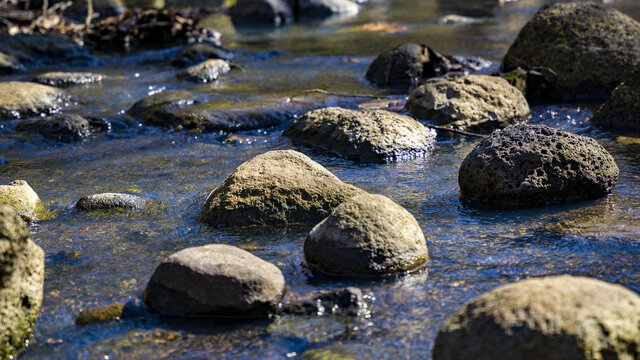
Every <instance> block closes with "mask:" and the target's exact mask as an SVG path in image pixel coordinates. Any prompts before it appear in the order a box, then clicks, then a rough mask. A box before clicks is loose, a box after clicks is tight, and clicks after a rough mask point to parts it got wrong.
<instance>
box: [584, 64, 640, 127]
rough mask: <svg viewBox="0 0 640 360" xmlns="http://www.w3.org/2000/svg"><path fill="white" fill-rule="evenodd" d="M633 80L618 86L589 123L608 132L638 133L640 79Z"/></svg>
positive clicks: (639, 121) (639, 125)
mask: <svg viewBox="0 0 640 360" xmlns="http://www.w3.org/2000/svg"><path fill="white" fill-rule="evenodd" d="M636 76H638V75H636ZM634 80H635V81H634ZM634 80H631V81H625V82H624V83H623V84H621V85H620V86H618V87H617V88H616V89H615V90H614V91H613V93H612V94H611V97H610V98H609V100H608V101H607V102H606V103H604V104H603V105H602V106H601V107H600V109H598V111H597V112H596V113H595V114H594V115H593V117H592V118H591V122H592V123H594V124H596V125H599V126H601V127H603V128H605V129H608V130H622V131H624V130H631V131H640V77H639V78H638V79H634Z"/></svg>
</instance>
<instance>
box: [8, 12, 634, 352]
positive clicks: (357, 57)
mask: <svg viewBox="0 0 640 360" xmlns="http://www.w3.org/2000/svg"><path fill="white" fill-rule="evenodd" d="M495 3H497V1H488V0H487V1H462V0H457V1H456V0H404V1H392V0H386V1H385V0H371V1H370V2H369V3H366V4H365V5H363V6H362V9H361V12H360V13H359V14H358V15H357V16H354V17H350V18H331V19H327V20H324V21H315V22H305V23H298V24H294V25H291V26H288V27H284V28H279V29H274V30H265V29H260V30H243V29H234V28H233V26H232V25H231V23H230V21H229V20H228V18H224V17H219V16H217V17H214V18H211V19H209V20H208V22H209V23H210V25H212V26H214V27H216V28H217V29H218V30H220V31H221V32H223V35H224V40H223V41H224V44H225V46H228V47H229V48H231V49H233V50H234V51H235V53H236V57H235V61H236V62H237V63H238V64H240V65H242V66H243V67H244V69H245V71H244V72H239V71H236V72H232V73H230V74H228V75H227V76H226V77H223V78H221V79H220V80H219V81H217V82H215V83H212V84H205V85H198V86H195V87H194V85H193V84H191V83H187V82H183V81H180V80H177V79H176V78H175V73H176V71H177V70H176V69H175V68H173V67H171V66H169V65H168V62H165V63H166V64H167V65H163V63H162V62H160V63H158V62H153V60H158V59H162V58H163V57H166V56H169V55H172V54H174V53H175V52H177V51H178V49H177V48H176V49H165V50H162V51H149V52H145V53H138V54H135V55H132V56H126V57H116V58H113V57H106V56H105V57H99V58H98V59H97V64H96V65H95V66H93V67H91V68H86V69H83V70H90V71H94V72H102V73H105V74H108V75H112V76H113V79H112V80H108V81H106V82H104V83H103V84H97V85H86V86H78V87H74V88H71V90H70V91H71V92H72V93H73V94H75V95H76V96H77V99H78V103H77V104H75V105H72V107H71V109H70V111H71V112H77V113H79V114H84V115H99V116H103V117H106V118H108V119H110V120H111V121H112V122H113V126H112V129H111V131H110V132H109V133H107V134H99V135H96V136H95V137H94V138H92V139H89V140H87V141H85V142H82V143H77V144H58V143H55V142H48V141H44V140H42V139H39V138H37V137H32V136H24V135H21V134H17V133H15V132H14V131H13V127H14V125H15V121H6V122H2V123H1V124H0V129H2V130H1V131H2V133H3V136H2V137H0V151H1V152H0V156H2V158H4V159H6V161H7V164H5V165H1V166H0V183H3V184H4V183H8V182H9V181H11V180H14V179H25V180H27V181H28V182H29V184H30V185H31V186H32V187H33V188H34V189H35V190H36V192H37V193H38V195H39V196H40V198H41V199H43V201H44V202H45V204H46V205H47V206H48V208H49V209H50V210H51V212H52V213H51V214H50V215H51V216H50V217H49V218H48V219H43V220H39V221H37V222H35V223H34V224H32V226H31V232H32V238H33V239H34V240H35V241H36V243H37V244H39V245H40V246H41V247H42V248H43V249H44V250H45V253H46V279H45V293H44V303H43V306H42V309H41V311H40V315H39V318H38V323H37V327H36V329H35V332H34V336H33V338H32V339H31V342H30V345H29V347H28V349H27V350H26V351H25V352H24V353H23V354H21V355H20V358H21V359H36V358H38V359H40V358H46V359H58V358H59V359H76V358H81V359H82V358H88V359H97V358H101V359H107V358H109V359H127V358H130V359H163V358H171V359H214V358H215V359H250V358H251V359H253V358H273V359H280V358H296V357H298V358H303V353H305V352H307V351H313V350H317V351H322V350H327V351H333V352H334V353H336V354H341V355H343V356H345V357H351V358H355V359H373V358H375V359H382V358H389V359H430V358H431V346H432V344H433V340H434V338H435V335H436V333H437V331H438V328H439V327H440V326H441V325H442V324H443V322H444V321H445V320H446V319H447V318H448V317H449V316H451V315H452V314H453V313H454V312H455V311H456V309H458V308H459V307H460V306H461V305H462V304H464V303H466V302H468V301H469V300H470V299H472V298H473V297H475V296H478V295H479V294H481V293H484V292H486V291H488V290H490V289H492V288H494V287H496V286H499V285H501V284H505V283H508V282H511V281H516V280H520V279H524V278H527V277H532V276H542V275H555V274H573V275H582V276H590V277H595V278H598V279H602V280H605V281H609V282H614V283H619V284H622V285H624V286H626V287H628V288H630V289H632V290H634V291H635V292H640V242H639V241H638V240H639V239H638V238H639V237H640V236H639V235H640V140H638V139H634V138H630V137H624V136H618V135H616V134H610V133H605V132H602V131H599V130H597V129H595V128H594V127H592V126H591V125H590V124H589V122H588V119H589V117H590V116H591V114H592V113H593V110H594V109H595V108H596V107H597V104H569V105H561V106H560V105H559V106H547V107H534V108H533V109H532V118H531V120H530V122H532V123H540V124H545V125H549V126H552V127H556V128H559V129H562V130H567V131H571V132H575V133H578V134H582V135H587V136H592V137H595V138H597V139H598V140H599V141H601V142H602V143H603V145H604V146H605V147H606V148H607V150H609V152H611V154H612V155H613V156H614V158H615V159H616V162H617V164H618V166H619V167H620V174H621V175H620V181H619V183H618V185H617V187H616V188H615V191H614V194H613V195H612V196H610V197H608V198H605V199H600V200H596V201H589V202H582V203H577V204H571V205H565V206H550V207H544V208H536V209H527V210H495V209H483V208H474V207H468V206H466V205H465V204H463V203H461V201H460V199H459V189H458V184H457V174H458V168H459V165H460V163H461V161H462V159H463V158H464V157H465V155H466V154H467V153H468V152H469V151H471V149H472V148H473V147H474V146H475V145H476V144H477V142H478V140H476V139H468V138H457V137H454V138H450V137H439V138H438V142H437V145H436V149H435V151H434V152H433V153H432V154H431V155H430V156H429V157H427V158H424V159H417V160H413V161H405V162H399V163H389V164H376V165H361V164H357V163H354V162H352V161H348V160H344V159H340V158H337V157H333V156H331V155H327V154H323V153H321V152H317V151H311V150H309V149H307V148H303V147H296V146H294V145H293V144H292V143H291V142H290V141H289V140H288V139H286V138H283V137H282V136H281V134H282V130H283V129H284V128H285V127H286V126H287V125H288V124H289V123H290V121H291V120H290V119H287V120H286V121H284V122H283V123H282V125H280V126H278V127H276V128H269V129H265V130H256V131H249V132H242V133H239V134H237V136H238V137H239V138H241V139H242V141H241V142H237V141H236V142H226V141H224V139H225V137H226V134H220V133H208V134H196V133H189V132H184V131H167V130H166V129H161V128H158V127H152V126H148V125H144V124H143V123H141V122H138V121H137V120H135V119H126V118H125V115H124V112H125V110H126V109H128V108H129V107H130V106H131V105H132V104H133V103H134V102H135V101H137V100H139V99H141V98H143V97H144V96H146V95H148V94H152V93H156V92H159V91H164V90H168V89H191V90H193V91H196V92H204V93H210V94H212V96H215V97H219V98H220V99H221V101H224V102H227V103H229V106H235V105H236V104H237V106H242V104H243V103H273V104H279V105H282V106H284V107H286V106H289V105H291V106H295V104H296V102H303V103H306V104H311V106H323V105H340V106H344V107H357V106H358V103H359V102H361V101H362V99H357V98H346V97H332V96H324V95H320V94H314V95H309V94H306V95H304V96H298V97H295V98H294V99H293V101H292V100H291V97H293V96H295V95H300V94H301V93H302V92H303V91H304V90H307V89H314V88H320V89H324V90H327V91H332V92H339V93H348V94H362V93H365V94H375V95H380V96H387V95H388V96H390V97H392V98H399V99H401V98H402V97H403V96H404V95H398V94H390V93H387V92H386V91H384V90H380V89H377V88H375V87H373V86H371V85H370V84H368V83H367V81H366V80H365V79H364V73H365V72H366V68H367V66H368V64H369V63H370V61H371V60H372V59H373V56H375V55H376V54H377V53H379V52H381V51H383V50H386V49H388V48H391V47H393V46H395V45H396V44H399V43H401V42H405V41H414V42H419V43H424V44H428V45H429V46H431V47H433V48H434V49H436V50H438V51H440V52H442V53H446V54H455V55H464V56H479V57H482V58H484V59H486V60H489V61H491V62H492V66H491V67H490V68H489V69H487V71H492V70H494V69H496V68H497V67H498V64H499V61H500V60H501V58H502V56H503V54H504V53H505V52H506V50H507V48H508V46H509V44H510V43H511V42H512V41H513V40H514V39H515V36H516V35H517V32H518V31H519V30H520V28H521V27H522V26H523V25H524V23H525V22H526V21H527V20H528V19H529V18H530V17H531V16H532V15H533V14H534V13H535V12H536V11H537V9H538V8H539V7H540V6H541V5H543V4H544V3H545V2H544V1H534V0H520V1H517V2H507V3H506V4H505V5H503V6H497V5H495ZM611 5H612V6H614V7H616V8H618V9H620V10H622V11H624V12H626V13H627V14H629V15H631V16H633V17H634V18H636V19H640V4H639V3H637V2H636V1H635V0H620V1H614V2H613V3H611ZM450 14H457V15H465V16H470V17H471V18H472V19H474V21H473V22H472V23H467V24H454V25H447V24H443V23H442V22H441V21H439V19H440V18H441V17H442V16H445V15H450ZM371 21H385V22H389V23H397V24H398V25H399V26H401V27H405V28H406V29H405V30H403V31H400V32H396V33H389V32H384V31H382V32H371V31H363V30H362V27H361V25H362V24H365V23H368V22H371ZM56 69H57V68H56ZM75 70H78V69H77V68H75V69H74V71H75ZM32 75H33V74H21V75H16V76H8V77H5V79H7V80H8V79H29V78H30V77H31V76H32ZM627 136H629V135H628V134H627ZM288 148H294V149H296V150H298V151H302V152H304V153H305V154H307V155H309V156H311V157H312V158H313V159H314V160H315V161H317V162H319V163H321V164H322V165H324V166H325V167H327V168H328V169H329V170H330V171H331V172H333V173H334V174H336V175H337V176H338V177H339V178H340V179H342V180H344V181H346V182H348V183H351V184H354V185H356V186H358V187H361V188H364V189H365V190H367V191H369V192H372V193H379V194H383V195H386V196H389V197H390V198H392V199H394V200H395V201H396V202H398V203H399V204H400V205H402V206H404V207H405V208H407V209H408V210H409V211H410V212H411V213H412V214H413V215H414V216H415V217H416V218H417V220H418V221H419V223H420V224H421V226H422V229H423V231H424V233H425V236H426V238H427V244H428V246H429V253H430V257H431V260H430V261H429V263H428V265H427V266H426V268H424V269H423V270H422V271H421V272H419V273H415V274H411V275H405V276H401V277H396V278H387V279H383V280H367V281H365V280H353V279H329V278H320V277H317V276H314V275H313V274H311V273H310V272H309V271H308V270H307V269H306V268H305V266H304V264H303V257H302V245H303V242H304V238H305V236H306V234H307V233H308V232H309V230H310V228H311V226H308V227H288V228H247V229H222V230H220V229H212V228H210V227H208V226H207V225H204V224H201V223H199V222H198V219H197V218H198V214H199V212H200V210H201V209H202V203H203V201H204V199H205V197H206V195H207V193H208V191H209V190H211V188H212V187H213V186H215V185H216V184H218V183H220V182H221V181H222V180H223V179H224V178H225V177H226V176H227V175H228V174H229V173H230V172H231V171H233V169H234V168H235V167H236V166H238V165H239V164H241V163H242V162H244V161H246V160H248V159H249V158H251V157H253V156H256V155H259V154H261V153H263V152H265V151H268V150H273V149H288ZM109 191H112V192H128V193H133V194H141V195H144V196H147V197H150V198H152V199H154V200H158V205H157V206H154V207H152V208H151V209H148V210H144V211H139V212H110V213H88V214H87V213H80V212H78V211H76V210H75V209H73V206H74V204H75V202H76V201H77V199H79V198H80V197H82V196H84V195H88V194H92V193H101V192H109ZM209 243H224V244H231V245H235V246H238V247H240V248H242V249H245V250H248V251H250V252H252V253H253V254H255V255H257V256H259V257H261V258H263V259H265V260H268V261H270V262H272V263H274V264H276V265H277V266H278V267H279V268H280V269H281V270H282V271H283V273H284V275H285V278H286V282H287V296H296V295H302V294H306V293H308V292H310V291H313V290H319V289H332V288H340V287H344V286H349V285H355V286H359V287H361V288H362V289H363V290H364V292H365V293H366V294H367V295H368V298H369V301H370V302H371V304H372V305H371V308H370V314H368V315H367V316H362V317H357V318H350V319H345V318H340V317H333V316H322V317H310V318H305V317H302V318H301V317H292V316H281V317H276V318H275V319H274V320H273V321H271V322H265V321H258V322H251V321H249V322H239V323H238V322H225V321H220V320H206V321H197V322H196V321H182V322H160V321H157V320H142V319H139V320H123V321H118V322H109V323H103V324H93V325H86V326H76V325H74V323H73V321H74V318H75V315H77V313H78V312H79V311H81V310H82V309H85V308H87V307H90V306H94V305H102V304H110V303H114V302H124V301H126V300H128V299H130V298H133V297H139V296H141V294H142V291H143V290H144V287H145V286H146V282H147V280H148V279H149V277H150V276H151V274H152V272H153V270H154V269H155V267H156V265H157V264H158V263H159V262H160V261H161V259H163V258H164V257H166V256H167V255H169V254H171V253H173V252H175V251H177V250H180V249H183V248H185V247H190V246H199V245H204V244H209Z"/></svg>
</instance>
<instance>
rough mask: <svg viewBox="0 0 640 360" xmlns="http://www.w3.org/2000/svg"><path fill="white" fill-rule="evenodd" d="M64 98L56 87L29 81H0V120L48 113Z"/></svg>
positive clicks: (63, 94) (60, 104)
mask: <svg viewBox="0 0 640 360" xmlns="http://www.w3.org/2000/svg"><path fill="white" fill-rule="evenodd" d="M65 98H66V95H65V93H64V92H63V91H62V90H60V89H57V88H54V87H51V86H47V85H41V84H36V83H31V82H18V81H8V82H0V120H1V119H10V118H19V117H24V116H29V115H39V114H41V113H49V112H52V111H54V110H57V109H59V108H60V107H61V106H62V105H63V100H64V99H65Z"/></svg>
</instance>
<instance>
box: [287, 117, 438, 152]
mask: <svg viewBox="0 0 640 360" xmlns="http://www.w3.org/2000/svg"><path fill="white" fill-rule="evenodd" d="M283 135H284V136H287V137H289V138H291V139H293V140H296V141H300V142H303V143H306V144H309V145H313V146H315V147H319V148H325V149H327V150H330V151H332V152H335V153H337V154H340V155H343V156H345V157H347V158H349V159H353V160H357V161H360V162H384V161H395V160H404V159H410V158H414V157H423V156H425V155H427V154H429V152H430V151H431V150H433V146H434V143H435V136H434V135H433V134H432V133H431V131H430V129H429V128H427V127H425V126H424V125H422V124H420V123H419V122H418V121H416V120H414V119H412V118H411V117H408V116H403V115H398V114H396V113H392V112H389V111H384V110H374V111H366V110H365V111H356V110H348V109H343V108H338V107H331V108H324V109H319V110H313V111H310V112H308V113H306V114H305V115H304V116H302V117H300V118H297V119H295V120H294V121H293V123H292V124H291V125H290V126H289V127H288V128H287V129H286V130H285V131H284V133H283Z"/></svg>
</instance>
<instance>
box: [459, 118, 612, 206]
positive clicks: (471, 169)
mask: <svg viewBox="0 0 640 360" xmlns="http://www.w3.org/2000/svg"><path fill="white" fill-rule="evenodd" d="M618 175H619V170H618V166H617V165H616V163H615V161H614V160H613V157H612V156H611V155H610V154H609V153H608V152H607V150H605V149H604V148H603V147H602V145H600V144H599V143H598V142H597V141H596V140H594V139H591V138H588V137H584V136H580V135H575V134H571V133H568V132H564V131H559V130H555V129H552V128H550V127H547V126H544V125H526V124H522V125H514V126H510V127H508V128H506V129H504V130H502V131H496V132H494V133H493V134H491V135H490V136H489V137H488V138H486V139H484V140H483V141H482V142H481V143H480V144H478V145H477V146H476V148H475V149H473V151H472V152H471V153H470V154H469V155H467V157H466V158H465V159H464V161H463V162H462V165H461V166H460V172H459V174H458V182H459V184H460V192H461V194H462V196H463V197H464V198H466V199H469V200H474V201H480V202H487V203H491V204H496V205H508V206H538V205H545V204H557V203H565V202H570V201H578V200H587V199H594V198H598V197H603V196H606V195H607V194H610V193H611V192H612V191H613V187H614V186H615V185H616V183H617V182H618Z"/></svg>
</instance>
